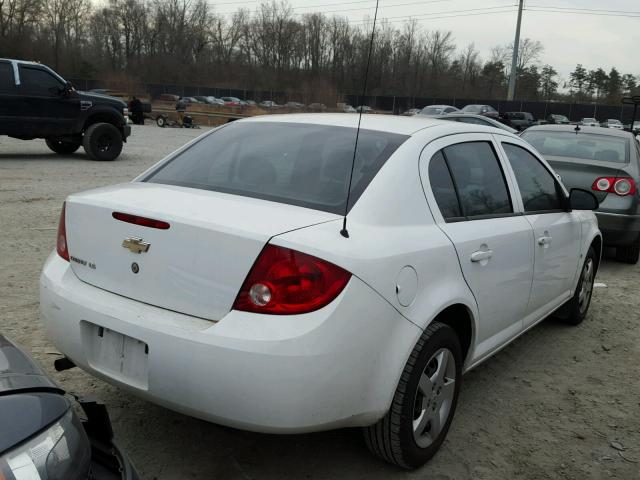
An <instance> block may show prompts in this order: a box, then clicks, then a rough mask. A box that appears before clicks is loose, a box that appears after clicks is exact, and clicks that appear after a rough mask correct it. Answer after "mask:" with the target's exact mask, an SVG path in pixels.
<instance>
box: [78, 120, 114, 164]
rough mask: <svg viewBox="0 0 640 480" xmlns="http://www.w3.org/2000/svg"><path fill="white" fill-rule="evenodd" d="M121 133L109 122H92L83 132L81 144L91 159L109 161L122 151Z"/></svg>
mask: <svg viewBox="0 0 640 480" xmlns="http://www.w3.org/2000/svg"><path fill="white" fill-rule="evenodd" d="M122 143H123V142H122V134H121V133H120V130H118V129H117V128H116V127H115V126H113V125H111V124H110V123H94V124H93V125H91V126H90V127H89V128H87V130H86V131H85V132H84V138H83V139H82V146H83V147H84V151H85V152H87V155H89V158H91V159H92V160H100V161H111V160H115V159H116V158H118V155H120V152H122Z"/></svg>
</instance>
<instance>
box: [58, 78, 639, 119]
mask: <svg viewBox="0 0 640 480" xmlns="http://www.w3.org/2000/svg"><path fill="white" fill-rule="evenodd" d="M71 81H72V82H73V84H74V85H76V87H77V88H79V89H80V90H91V89H95V88H107V89H112V90H120V89H121V88H123V87H122V86H121V85H118V83H117V82H105V81H101V80H86V79H76V80H71ZM140 88H142V89H144V91H145V92H146V93H147V94H148V95H149V96H150V97H151V99H156V98H158V97H159V96H160V95H162V94H163V93H170V94H174V95H179V96H181V97H191V96H196V95H211V96H214V97H238V98H241V99H244V100H248V99H251V100H255V101H256V102H261V101H263V100H273V101H275V102H277V103H286V102H289V101H298V102H303V103H304V100H305V99H304V97H303V96H302V95H297V94H295V93H287V92H283V91H273V90H247V89H237V88H218V87H207V86H196V85H166V84H156V83H151V84H146V85H141V86H140ZM132 93H133V92H132ZM137 93H142V92H137ZM339 100H342V101H344V102H345V103H348V104H350V105H353V106H357V105H368V106H370V107H372V108H374V109H377V110H386V111H390V112H393V113H396V114H399V113H402V112H404V111H406V110H408V109H410V108H422V107H424V106H426V105H453V106H454V107H458V108H462V107H464V106H465V105H469V104H486V105H491V106H492V107H494V108H495V109H496V110H498V111H499V112H529V113H531V114H533V116H534V117H536V118H538V119H545V118H547V116H549V115H551V114H558V115H565V116H566V117H568V118H569V120H572V121H576V120H580V119H581V118H588V117H593V118H597V119H598V120H601V121H602V120H606V119H607V118H617V119H619V120H620V121H622V122H623V123H629V122H630V121H631V117H632V116H633V106H632V105H622V104H621V105H619V106H616V105H599V104H595V103H591V104H584V103H563V102H551V101H550V102H532V101H525V100H517V101H503V100H487V99H478V98H455V97H454V98H437V97H408V96H406V97H402V96H373V95H370V96H365V97H360V96H359V95H340V96H339ZM329 106H330V107H333V106H334V105H329Z"/></svg>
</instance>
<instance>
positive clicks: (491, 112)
mask: <svg viewBox="0 0 640 480" xmlns="http://www.w3.org/2000/svg"><path fill="white" fill-rule="evenodd" d="M462 113H472V114H474V115H482V116H484V117H489V118H493V119H495V120H497V119H498V118H499V117H500V114H499V113H498V111H497V110H496V109H495V108H493V107H492V106H491V105H467V106H466V107H463V109H462Z"/></svg>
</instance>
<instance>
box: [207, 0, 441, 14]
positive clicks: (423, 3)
mask: <svg viewBox="0 0 640 480" xmlns="http://www.w3.org/2000/svg"><path fill="white" fill-rule="evenodd" d="M370 1H371V0H360V1H355V2H341V3H324V4H319V5H318V4H316V5H304V6H298V7H291V9H292V10H299V9H302V8H306V9H309V8H321V7H332V6H340V7H341V6H345V5H349V4H359V3H365V2H370ZM451 1H452V0H427V1H421V2H409V3H390V4H388V5H383V6H382V7H380V8H381V9H382V8H390V7H402V6H407V5H426V4H433V3H443V2H446V3H450V2H451ZM218 5H220V4H218ZM261 5H264V3H263V4H261ZM214 6H215V4H214ZM258 7H259V5H257V6H256V9H257V8H258ZM369 9H373V7H371V6H370V5H367V6H364V7H355V8H347V9H340V10H329V11H323V12H320V13H322V14H327V13H339V12H353V11H358V10H369ZM218 13H219V14H221V15H229V14H232V13H235V11H226V12H218ZM311 13H316V12H303V13H294V15H308V14H311Z"/></svg>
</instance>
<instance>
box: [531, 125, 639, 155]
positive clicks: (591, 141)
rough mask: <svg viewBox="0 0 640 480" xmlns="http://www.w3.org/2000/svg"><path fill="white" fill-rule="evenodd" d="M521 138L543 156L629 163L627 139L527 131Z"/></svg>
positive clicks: (590, 134) (584, 134)
mask: <svg viewBox="0 0 640 480" xmlns="http://www.w3.org/2000/svg"><path fill="white" fill-rule="evenodd" d="M522 138H524V139H525V140H526V141H527V142H529V143H530V144H531V145H533V146H534V147H535V148H536V149H537V150H538V151H539V152H540V153H541V154H542V155H550V156H557V157H572V158H581V159H586V160H600V161H605V162H614V163H629V141H628V140H627V139H626V138H620V137H614V136H612V135H599V134H592V133H578V134H576V133H574V132H550V131H545V130H534V131H531V130H527V131H525V132H524V133H523V134H522Z"/></svg>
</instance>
